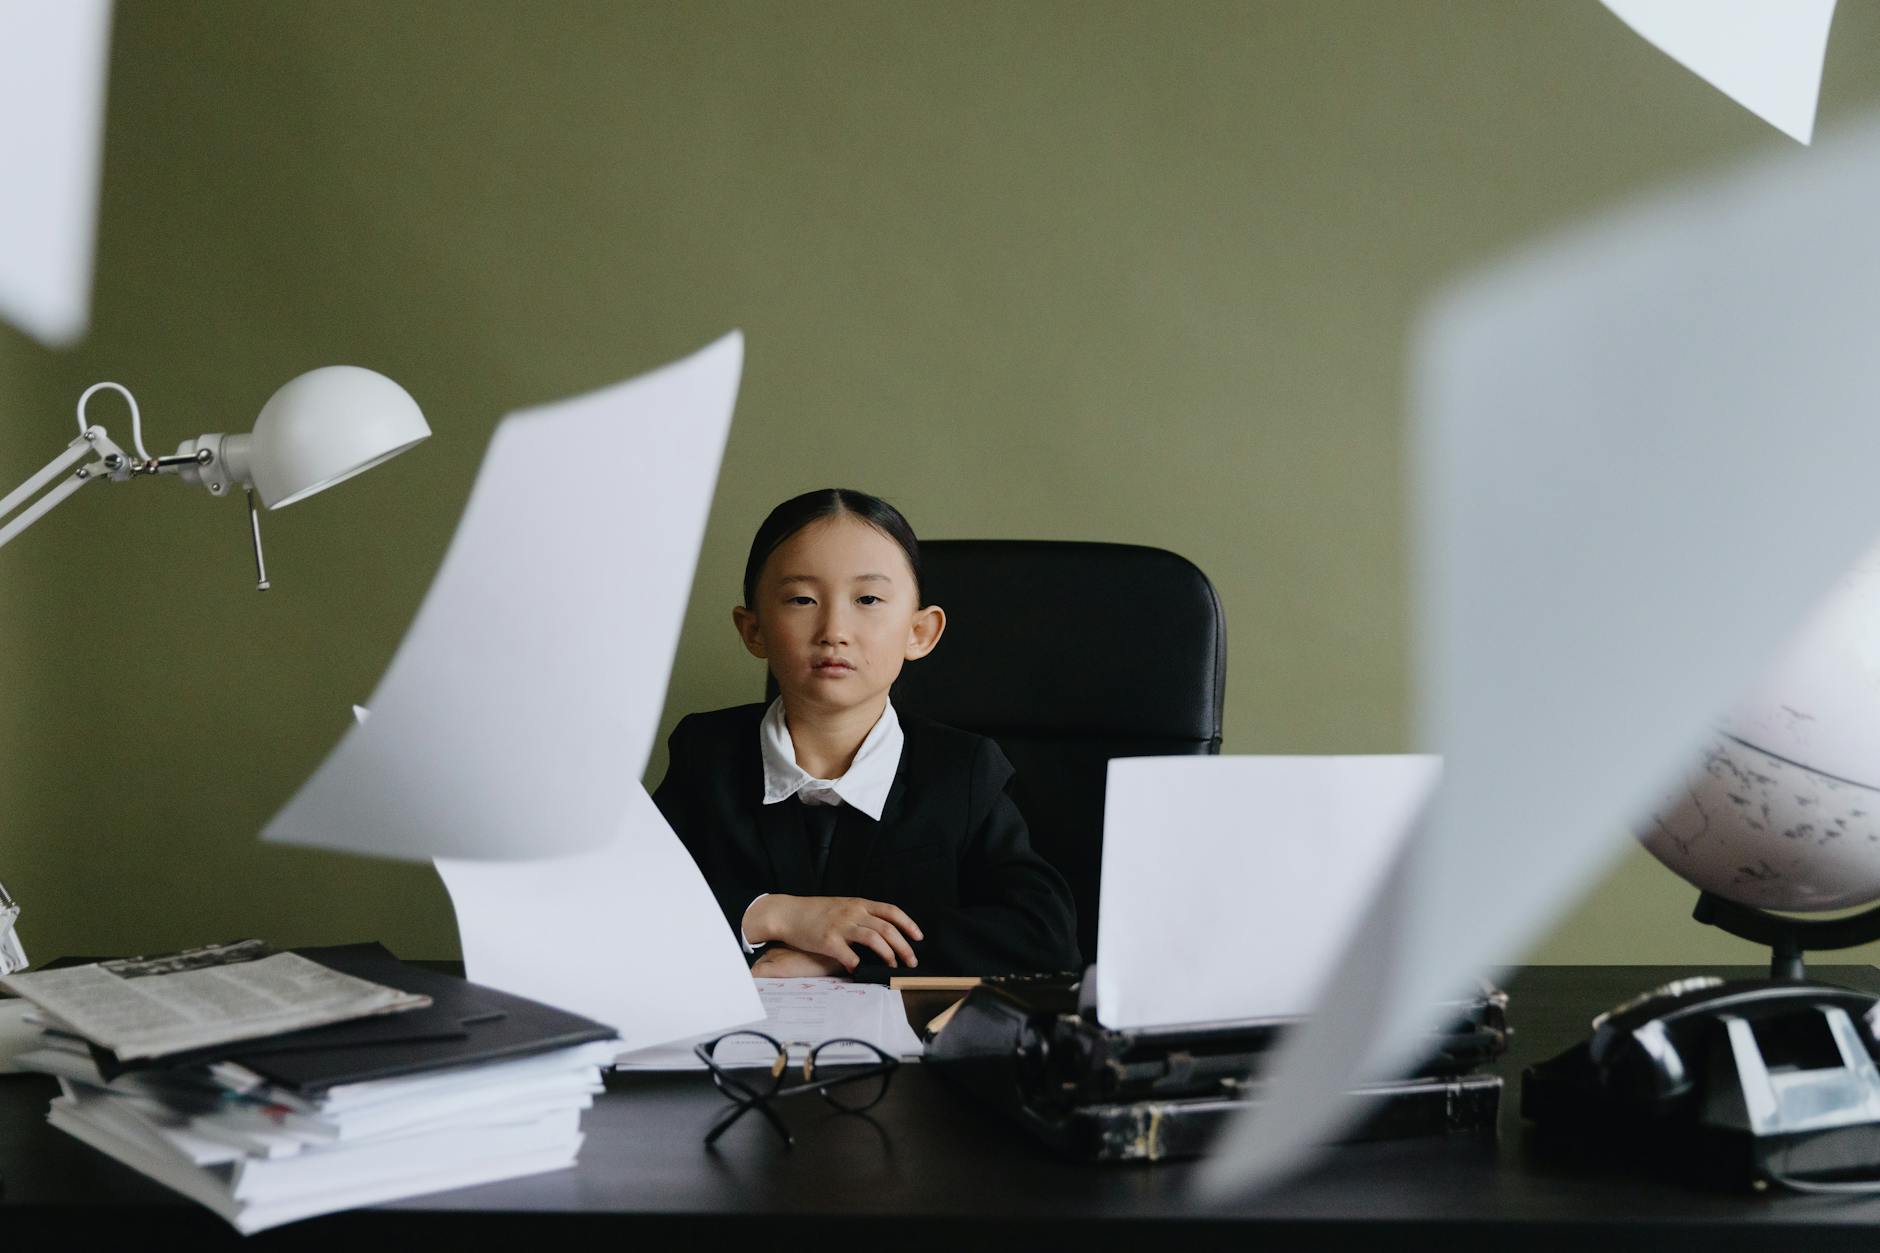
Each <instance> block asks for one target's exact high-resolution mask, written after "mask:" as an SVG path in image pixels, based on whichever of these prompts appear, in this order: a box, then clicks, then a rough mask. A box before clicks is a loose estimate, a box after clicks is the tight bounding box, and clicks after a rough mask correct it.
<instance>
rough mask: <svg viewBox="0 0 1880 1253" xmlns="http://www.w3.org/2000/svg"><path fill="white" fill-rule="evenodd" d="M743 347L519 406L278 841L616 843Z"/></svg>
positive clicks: (431, 853) (415, 849)
mask: <svg viewBox="0 0 1880 1253" xmlns="http://www.w3.org/2000/svg"><path fill="white" fill-rule="evenodd" d="M743 357H744V340H743V337H742V336H741V335H739V334H738V333H737V332H735V331H734V332H732V333H731V334H729V335H727V336H725V337H724V338H723V339H720V340H719V341H717V342H716V343H714V344H712V345H711V346H710V347H708V348H706V349H704V350H702V351H700V352H698V353H695V354H693V355H692V356H690V357H687V358H686V359H685V360H683V361H680V362H678V363H677V364H674V365H669V366H666V367H664V368H662V369H659V370H655V371H654V372H652V373H651V374H647V375H644V376H642V377H640V378H637V379H633V380H631V381H629V382H625V383H619V384H615V385H614V386H612V387H608V388H603V389H602V390H600V391H597V392H591V393H589V394H587V395H585V396H578V397H575V398H574V399H572V400H564V401H560V402H557V403H554V404H549V405H543V406H541V407H539V408H536V409H531V410H527V411H525V412H522V413H516V414H511V415H510V416H509V417H507V418H504V419H503V421H502V423H501V424H500V425H498V427H497V428H496V433H495V435H494V436H492V437H491V439H490V446H489V451H488V452H487V453H486V454H485V455H484V458H483V466H482V469H481V470H480V471H479V472H478V474H477V480H476V485H475V486H474V487H473V488H472V489H471V493H470V502H469V504H468V505H467V506H466V507H465V509H464V515H463V520H462V521H461V522H459V523H458V525H457V533H456V535H455V536H454V537H453V538H452V540H451V544H450V549H449V551H448V552H446V553H445V555H444V562H443V565H442V566H441V567H440V568H439V569H438V572H437V578H436V579H435V580H434V581H433V582H432V584H431V590H430V591H429V592H428V593H427V594H426V596H425V599H424V604H423V605H422V606H420V607H419V609H418V614H417V617H416V618H415V619H414V620H413V621H412V624H411V629H410V630H409V631H407V632H406V634H405V639H404V642H403V643H401V644H400V645H399V647H398V652H397V654H396V655H394V656H393V658H392V663H391V665H390V667H388V668H387V670H386V673H385V677H384V679H383V680H381V681H380V683H379V686H378V688H377V690H376V691H375V692H374V693H373V694H372V699H371V701H370V702H369V703H370V707H371V710H372V717H371V720H370V722H368V723H365V724H362V725H358V726H354V727H352V728H351V729H350V730H348V731H347V733H346V736H345V738H344V739H343V740H341V741H340V744H339V747H337V748H336V749H334V750H333V752H332V754H331V755H329V756H328V757H327V759H326V761H325V762H324V763H322V764H321V766H320V768H319V769H318V770H317V771H316V772H315V773H314V775H313V777H312V778H311V779H309V780H308V781H307V783H306V784H305V785H304V786H302V787H301V789H300V791H299V792H298V793H297V794H296V795H295V796H294V798H293V799H292V800H290V801H289V802H288V803H287V805H286V807H285V808H283V809H282V810H281V812H280V813H278V814H276V815H275V817H274V820H273V821H272V822H270V823H269V824H268V827H267V829H266V830H265V831H264V832H262V838H263V839H264V840H269V841H273V842H276V843H283V844H305V845H311V846H314V847H319V848H333V849H343V850H346V851H350V852H356V853H369V854H374V855H377V856H381V857H400V858H410V859H428V858H432V857H464V858H476V857H494V858H537V857H557V856H565V855H568V854H571V853H582V852H590V851H594V850H598V849H601V848H603V847H604V846H606V845H607V844H608V843H609V842H610V841H612V840H614V839H615V837H616V835H617V834H618V832H619V829H620V824H621V821H622V818H623V816H624V815H625V813H626V812H627V806H628V800H629V798H628V792H629V791H633V790H639V787H640V785H639V778H640V775H641V773H642V772H643V771H644V770H645V769H646V761H647V756H648V754H649V753H650V751H651V749H652V745H653V734H654V732H655V730H656V729H657V727H658V723H659V714H660V709H661V707H662V705H663V703H664V701H665V695H666V680H667V677H668V675H669V673H670V671H671V668H672V657H673V652H674V650H675V649H676V648H677V646H678V641H679V627H680V623H681V621H682V619H683V617H684V615H685V606H686V601H687V599H688V598H689V597H690V594H691V589H692V573H693V569H694V567H695V566H696V565H697V563H698V551H699V543H700V540H701V539H702V538H703V536H704V533H705V516H706V512H707V510H708V508H709V507H710V505H711V498H712V492H713V489H714V488H715V486H716V484H717V481H718V463H719V459H720V457H721V456H722V455H723V453H724V447H725V438H726V435H727V434H728V432H729V430H730V426H731V409H732V403H733V401H734V400H735V399H736V396H737V390H738V375H739V372H740V369H741V366H742V363H743Z"/></svg>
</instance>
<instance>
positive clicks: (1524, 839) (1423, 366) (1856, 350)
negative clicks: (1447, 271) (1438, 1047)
mask: <svg viewBox="0 0 1880 1253" xmlns="http://www.w3.org/2000/svg"><path fill="white" fill-rule="evenodd" d="M1876 203H1880V120H1875V121H1869V122H1868V123H1867V124H1865V125H1864V126H1863V127H1862V128H1861V129H1859V130H1856V131H1853V132H1850V133H1846V134H1843V135H1840V136H1838V137H1836V138H1833V139H1831V140H1829V141H1824V142H1823V143H1822V144H1820V145H1819V146H1818V147H1816V148H1815V149H1814V150H1813V151H1811V152H1807V153H1799V152H1792V151H1791V152H1785V153H1783V154H1781V155H1780V156H1779V157H1777V158H1774V159H1768V160H1764V161H1762V162H1760V163H1757V164H1755V165H1752V166H1750V167H1748V168H1745V169H1742V170H1740V171H1738V172H1735V173H1732V174H1730V175H1729V176H1727V177H1722V178H1715V179H1712V180H1709V181H1705V182H1701V183H1697V184H1695V185H1692V186H1689V187H1687V188H1684V189H1682V190H1680V191H1677V192H1675V193H1673V194H1668V195H1665V196H1663V197H1661V198H1659V199H1657V200H1654V201H1651V202H1648V203H1645V204H1643V205H1640V206H1638V207H1635V208H1632V209H1629V210H1627V211H1624V212H1620V213H1616V214H1613V215H1610V216H1607V217H1605V218H1603V219H1601V220H1598V221H1595V222H1594V223H1592V224H1590V225H1587V226H1585V227H1584V228H1582V229H1579V230H1576V231H1573V232H1570V233H1568V234H1566V235H1564V236H1562V237H1559V238H1555V239H1553V240H1551V241H1548V242H1546V243H1544V244H1542V245H1539V246H1537V247H1535V248H1533V249H1531V250H1530V251H1528V252H1527V253H1526V254H1525V255H1521V256H1518V257H1516V258H1514V259H1513V260H1511V261H1509V262H1507V263H1506V264H1503V265H1500V266H1498V267H1496V268H1494V269H1491V270H1488V271H1487V272H1485V273H1482V274H1479V275H1477V276H1475V277H1473V278H1472V279H1470V280H1468V281H1467V282H1464V283H1462V284H1460V285H1459V286H1457V287H1456V288H1455V289H1453V290H1451V291H1450V292H1448V293H1447V294H1446V295H1445V296H1443V297H1442V298H1441V299H1440V300H1438V301H1437V302H1436V303H1435V305H1434V307H1433V308H1432V309H1431V310H1430V311H1429V313H1428V315H1427V317H1426V318H1425V319H1424V321H1423V324H1422V325H1421V327H1420V328H1419V332H1420V334H1419V336H1418V342H1417V345H1416V351H1415V356H1414V366H1413V368H1414V375H1415V377H1414V395H1413V409H1414V427H1413V429H1412V432H1411V441H1410V442H1411V445H1412V447H1413V449H1414V454H1415V456H1414V470H1415V475H1416V477H1415V480H1414V482H1413V487H1412V498H1413V500H1414V501H1415V503H1416V506H1417V508H1418V511H1419V512H1418V515H1417V517H1416V519H1415V552H1416V563H1415V566H1414V569H1413V574H1414V582H1413V586H1414V587H1415V588H1416V590H1417V596H1418V603H1417V606H1416V622H1417V627H1418V640H1417V681H1418V687H1419V691H1418V721H1419V743H1420V744H1421V745H1423V746H1427V747H1429V748H1432V749H1436V748H1440V749H1441V750H1442V752H1443V758H1444V765H1443V771H1444V774H1443V784H1442V786H1441V788H1440V789H1439V790H1438V792H1437V795H1436V799H1435V801H1434V802H1433V804H1432V807H1431V808H1430V809H1429V810H1428V811H1426V813H1425V814H1424V816H1423V819H1422V821H1421V823H1420V824H1419V827H1418V829H1417V830H1416V832H1415V833H1414V834H1413V835H1412V837H1411V839H1410V840H1409V842H1408V843H1407V844H1406V845H1405V848H1404V853H1403V856H1402V858H1401V860H1400V862H1399V863H1398V865H1397V866H1395V867H1394V868H1393V869H1392V871H1391V872H1389V873H1388V874H1386V876H1385V877H1384V879H1383V889H1382V891H1381V892H1379V893H1378V895H1377V896H1376V897H1374V898H1373V900H1372V902H1371V905H1370V908H1369V910H1368V912H1367V913H1366V915H1365V917H1364V921H1363V923H1362V926H1361V929H1360V932H1359V934H1358V936H1357V938H1356V939H1355V941H1354V942H1353V943H1352V944H1351V945H1349V946H1348V947H1347V948H1346V949H1345V951H1344V953H1343V955H1342V957H1341V958H1340V960H1339V962H1338V963H1337V967H1336V969H1335V971H1334V973H1333V975H1332V977H1331V978H1330V980H1329V981H1328V983H1327V984H1326V987H1325V991H1324V999H1323V1000H1322V1001H1320V1002H1319V1004H1318V1008H1317V1010H1316V1011H1315V1015H1314V1017H1313V1018H1312V1020H1311V1021H1310V1022H1309V1023H1308V1024H1307V1025H1306V1026H1305V1027H1304V1028H1302V1029H1301V1030H1300V1031H1298V1032H1297V1033H1296V1034H1295V1035H1294V1036H1293V1037H1292V1038H1291V1039H1289V1040H1288V1041H1286V1043H1285V1044H1284V1045H1283V1046H1282V1050H1281V1054H1280V1056H1279V1057H1278V1058H1276V1060H1275V1063H1274V1069H1273V1070H1272V1072H1271V1074H1272V1076H1273V1088H1272V1090H1273V1099H1272V1102H1271V1103H1270V1104H1269V1105H1268V1106H1267V1107H1265V1108H1264V1109H1262V1110H1260V1111H1259V1112H1258V1114H1257V1115H1255V1116H1252V1117H1249V1118H1247V1119H1243V1120H1242V1121H1241V1122H1239V1123H1237V1124H1236V1125H1235V1126H1234V1127H1233V1128H1231V1129H1230V1131H1229V1133H1228V1134H1227V1135H1226V1136H1225V1137H1224V1139H1223V1141H1222V1146H1221V1151H1220V1154H1219V1156H1218V1157H1216V1158H1215V1159H1214V1160H1213V1161H1212V1162H1211V1163H1210V1164H1209V1167H1208V1170H1207V1172H1206V1174H1205V1176H1204V1180H1203V1186H1204V1190H1205V1191H1207V1192H1208V1193H1210V1194H1211V1195H1213V1196H1215V1197H1221V1196H1224V1195H1225V1194H1227V1193H1229V1192H1232V1191H1236V1190H1241V1189H1245V1188H1248V1187H1251V1186H1254V1185H1258V1184H1266V1183H1271V1182H1273V1181H1274V1180H1276V1179H1277V1178H1279V1177H1281V1176H1283V1175H1285V1174H1287V1173H1290V1172H1291V1171H1293V1170H1295V1169H1297V1168H1299V1167H1300V1166H1302V1165H1303V1164H1304V1162H1305V1159H1306V1158H1307V1157H1308V1156H1309V1155H1310V1153H1311V1151H1312V1146H1313V1145H1314V1144H1316V1143H1319V1142H1321V1141H1322V1140H1323V1138H1324V1137H1326V1136H1327V1135H1328V1134H1330V1133H1332V1132H1334V1131H1336V1130H1337V1129H1339V1128H1340V1127H1341V1126H1342V1124H1343V1121H1344V1119H1345V1118H1346V1117H1347V1115H1348V1112H1349V1111H1348V1107H1347V1106H1346V1104H1345V1102H1344V1100H1343V1099H1342V1096H1341V1094H1342V1093H1343V1092H1344V1091H1346V1089H1348V1088H1349V1087H1350V1086H1351V1085H1353V1084H1354V1083H1357V1082H1359V1081H1361V1080H1364V1079H1369V1078H1373V1077H1384V1076H1389V1075H1392V1074H1398V1073H1406V1072H1408V1071H1409V1070H1410V1069H1411V1068H1412V1067H1414V1065H1415V1064H1416V1063H1417V1061H1418V1058H1417V1056H1416V1051H1417V1048H1418V1045H1417V1040H1418V1037H1419V1035H1420V1034H1421V1033H1422V1032H1423V1031H1425V1030H1427V1029H1429V1028H1431V1027H1432V1026H1434V1025H1435V1024H1434V1022H1433V1019H1434V1018H1435V1017H1436V1011H1435V1010H1434V1006H1436V1005H1437V1003H1438V1002H1439V1001H1441V1000H1443V999H1445V998H1448V997H1452V996H1454V995H1456V994H1457V993H1458V992H1460V991H1461V990H1463V989H1464V988H1466V987H1467V986H1468V984H1469V981H1470V980H1471V979H1472V978H1473V977H1475V976H1476V975H1478V974H1482V973H1488V972H1491V971H1493V970H1494V969H1496V968H1498V967H1500V966H1503V965H1505V964H1508V963H1512V962H1515V961H1518V960H1519V959H1520V958H1521V956H1522V954H1523V952H1524V951H1525V949H1526V947H1527V946H1528V945H1530V944H1531V943H1533V942H1534V941H1535V940H1536V939H1537V938H1538V937H1539V936H1540V935H1541V934H1542V933H1543V932H1544V931H1545V930H1546V929H1547V928H1548V927H1549V926H1550V924H1552V923H1553V922H1554V921H1555V920H1556V919H1557V918H1558V917H1559V915H1560V914H1561V913H1563V912H1564V911H1565V910H1566V909H1567V908H1569V907H1570V906H1571V905H1572V903H1573V902H1574V901H1575V900H1576V899H1577V898H1578V897H1579V896H1580V895H1581V894H1583V893H1584V892H1585V891H1586V890H1587V889H1588V888H1589V887H1591V886H1592V884H1593V883H1594V882H1595V880H1596V879H1597V878H1598V876H1599V875H1600V874H1601V873H1602V872H1603V871H1604V870H1605V869H1606V868H1607V866H1608V863H1609V862H1610V861H1611V860H1612V858H1613V857H1614V856H1615V855H1616V854H1617V853H1618V852H1619V851H1621V849H1623V847H1624V846H1625V845H1626V843H1627V842H1628V840H1629V838H1630V837H1629V836H1628V835H1627V830H1628V827H1629V825H1630V824H1631V823H1632V822H1633V821H1634V820H1635V819H1637V818H1638V817H1639V816H1640V815H1641V814H1643V813H1644V812H1645V811H1646V808H1647V805H1648V803H1649V801H1650V800H1651V799H1652V798H1653V796H1654V795H1655V792H1656V790H1657V789H1658V788H1659V787H1660V786H1662V785H1663V784H1664V783H1665V782H1666V781H1667V780H1668V779H1670V778H1672V777H1673V776H1674V774H1675V772H1676V771H1677V770H1678V769H1680V768H1682V767H1683V766H1685V765H1686V764H1687V763H1688V761H1689V759H1690V758H1691V756H1692V755H1693V754H1694V753H1695V751H1696V748H1697V746H1698V743H1699V739H1700V736H1701V735H1702V734H1703V733H1704V731H1705V730H1706V729H1707V727H1708V725H1709V723H1710V722H1711V720H1712V719H1714V718H1716V717H1717V716H1719V715H1721V714H1722V713H1723V712H1724V711H1725V710H1726V709H1727V708H1728V707H1729V706H1731V705H1732V704H1733V703H1734V702H1735V701H1736V699H1737V698H1738V697H1739V696H1741V694H1742V693H1743V692H1744V690H1745V689H1746V688H1748V687H1749V685H1750V683H1751V681H1752V680H1754V679H1755V678H1756V677H1757V675H1758V673H1759V672H1760V671H1762V670H1763V669H1764V668H1765V667H1766V666H1767V665H1768V663H1769V662H1770V660H1771V659H1772V658H1773V656H1774V655H1775V653H1776V650H1777V646H1778V645H1779V644H1780V643H1781V642H1782V641H1783V639H1784V637H1785V636H1786V635H1787V634H1788V633H1789V631H1790V630H1791V629H1792V628H1793V627H1794V626H1795V625H1796V624H1797V623H1798V622H1800V621H1801V620H1802V619H1803V618H1804V616H1805V614H1806V612H1807V610H1808V609H1809V608H1810V607H1811V606H1812V605H1813V604H1814V603H1815V601H1816V600H1817V598H1818V597H1819V596H1820V595H1821V593H1822V592H1823V591H1824V590H1825V589H1826V588H1828V587H1829V585H1830V584H1831V583H1832V582H1833V581H1834V580H1835V579H1836V577H1837V576H1839V575H1840V574H1841V573H1842V572H1843V571H1844V570H1846V569H1847V568H1848V567H1849V566H1850V565H1851V564H1852V563H1853V562H1854V560H1855V558H1856V557H1858V556H1859V555H1860V553H1861V552H1862V551H1863V550H1864V549H1866V547H1867V546H1868V544H1869V543H1870V542H1871V541H1872V540H1873V538H1874V536H1875V535H1876V534H1880V493H1876V492H1874V491H1873V488H1872V467H1873V466H1874V465H1876V464H1880V421H1877V420H1876V415H1877V414H1880V354H1876V353H1875V352H1874V351H1873V334H1874V328H1875V327H1876V326H1880V229H1877V228H1876V225H1875V220H1874V212H1873V206H1874V204H1876ZM1693 925H1695V924H1693ZM1518 1014H1519V1003H1518V1002H1517V1003H1516V1004H1515V1005H1514V1006H1512V1007H1511V1021H1514V1022H1516V1025H1517V1027H1518Z"/></svg>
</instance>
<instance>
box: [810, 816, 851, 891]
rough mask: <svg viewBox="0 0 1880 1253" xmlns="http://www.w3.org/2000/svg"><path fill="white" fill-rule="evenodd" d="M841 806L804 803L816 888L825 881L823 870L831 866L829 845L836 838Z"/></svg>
mask: <svg viewBox="0 0 1880 1253" xmlns="http://www.w3.org/2000/svg"><path fill="white" fill-rule="evenodd" d="M841 808H842V807H841V806H840V805H812V804H810V803H809V802H808V801H804V802H803V826H804V828H805V829H806V830H807V831H808V832H809V850H810V855H811V856H812V857H813V858H814V859H815V861H816V886H817V887H818V888H820V887H821V886H822V881H823V869H824V868H825V867H826V866H828V864H829V845H830V844H831V843H833V842H834V841H835V838H836V812H837V811H838V810H840V809H841Z"/></svg>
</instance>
